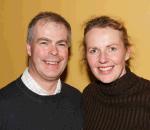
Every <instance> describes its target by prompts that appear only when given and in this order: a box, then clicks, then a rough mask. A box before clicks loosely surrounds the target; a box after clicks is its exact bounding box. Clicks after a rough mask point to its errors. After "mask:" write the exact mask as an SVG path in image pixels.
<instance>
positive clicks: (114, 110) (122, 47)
mask: <svg viewBox="0 0 150 130" xmlns="http://www.w3.org/2000/svg"><path fill="white" fill-rule="evenodd" d="M83 43H84V50H85V58H86V61H87V63H88V66H89V68H90V70H91V72H92V74H93V75H94V77H95V79H96V80H94V81H93V82H92V83H90V84H89V85H88V86H87V87H86V88H85V89H84V91H83V111H84V119H85V123H84V130H149V129H150V82H149V81H148V80H145V79H143V78H141V77H139V76H137V75H135V74H134V73H132V72H131V71H130V69H129V63H130V62H129V61H130V57H131V44H130V41H129V38H128V34H127V30H126V28H125V27H124V25H123V24H122V23H121V22H119V21H117V20H115V19H112V18H110V17H108V16H101V17H96V18H94V19H91V20H89V21H88V22H87V23H86V26H85V28H84V39H83Z"/></svg>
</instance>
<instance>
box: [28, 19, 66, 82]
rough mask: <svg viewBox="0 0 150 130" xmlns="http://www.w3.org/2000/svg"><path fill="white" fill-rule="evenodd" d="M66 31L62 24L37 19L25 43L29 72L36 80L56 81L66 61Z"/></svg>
mask: <svg viewBox="0 0 150 130" xmlns="http://www.w3.org/2000/svg"><path fill="white" fill-rule="evenodd" d="M67 36H68V32H67V29H66V28H65V26H64V25H63V24H59V23H56V22H48V21H47V22H45V21H43V20H40V21H38V23H37V24H36V25H35V27H34V29H33V39H32V42H31V43H28V44H27V52H28V55H29V72H30V74H31V75H32V77H34V78H35V79H36V80H38V81H56V80H57V79H59V77H60V75H61V74H62V72H63V71H64V69H65V67H66V64H67V61H68V41H67Z"/></svg>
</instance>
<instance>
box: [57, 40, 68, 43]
mask: <svg viewBox="0 0 150 130" xmlns="http://www.w3.org/2000/svg"><path fill="white" fill-rule="evenodd" d="M61 42H66V43H68V40H59V41H57V43H61Z"/></svg>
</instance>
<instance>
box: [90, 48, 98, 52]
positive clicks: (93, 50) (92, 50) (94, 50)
mask: <svg viewBox="0 0 150 130" xmlns="http://www.w3.org/2000/svg"><path fill="white" fill-rule="evenodd" d="M89 52H90V53H96V52H97V49H96V48H95V49H90V50H89Z"/></svg>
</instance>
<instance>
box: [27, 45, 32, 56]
mask: <svg viewBox="0 0 150 130" xmlns="http://www.w3.org/2000/svg"><path fill="white" fill-rule="evenodd" d="M26 49H27V53H28V56H31V44H30V43H27V44H26Z"/></svg>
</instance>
